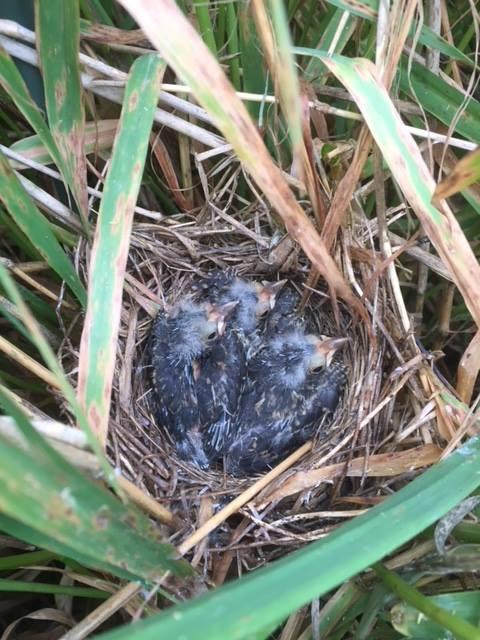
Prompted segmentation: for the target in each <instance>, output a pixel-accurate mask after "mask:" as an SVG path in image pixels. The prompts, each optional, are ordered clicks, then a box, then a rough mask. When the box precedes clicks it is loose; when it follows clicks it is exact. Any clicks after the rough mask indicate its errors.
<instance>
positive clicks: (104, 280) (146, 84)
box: [78, 55, 165, 445]
mask: <svg viewBox="0 0 480 640" xmlns="http://www.w3.org/2000/svg"><path fill="white" fill-rule="evenodd" d="M164 69H165V64H164V63H163V62H162V61H161V60H160V58H159V57H158V56H157V55H148V56H143V57H141V58H139V59H137V60H136V62H135V63H134V64H133V66H132V70H131V72H130V76H129V79H128V82H127V86H126V89H125V98H124V103H123V109H122V115H121V119H120V125H119V131H118V136H117V138H116V140H115V144H114V147H113V152H112V160H111V165H110V170H109V172H108V174H107V179H106V182H105V190H104V193H103V197H102V203H101V205H100V211H99V214H98V221H97V227H96V231H95V240H94V244H93V249H92V257H91V260H90V274H89V290H88V296H89V297H88V308H87V315H86V318H85V324H84V328H83V333H82V341H81V346H80V361H79V374H78V394H79V398H80V399H81V401H82V403H83V405H84V407H85V409H86V413H87V416H88V419H89V423H90V426H91V428H92V430H93V432H94V433H95V434H96V436H97V437H98V440H99V442H100V443H101V444H103V445H104V444H105V442H106V438H107V431H108V417H109V411H110V396H111V390H112V379H113V372H114V368H115V355H116V348H117V338H118V328H119V325H120V312H121V305H122V291H123V280H124V275H125V266H126V262H127V256H128V247H129V243H130V233H131V229H132V222H133V211H134V207H135V203H136V201H137V196H138V191H139V189H140V183H141V180H142V175H143V167H144V164H145V157H146V154H147V148H148V140H149V135H150V131H151V128H152V123H153V115H154V111H155V107H156V104H157V99H158V92H159V88H160V82H161V78H162V75H163V71H164Z"/></svg>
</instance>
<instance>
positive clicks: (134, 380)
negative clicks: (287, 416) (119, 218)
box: [109, 216, 418, 581]
mask: <svg viewBox="0 0 480 640" xmlns="http://www.w3.org/2000/svg"><path fill="white" fill-rule="evenodd" d="M132 248H133V251H132V255H131V257H130V265H129V274H130V276H131V278H130V279H127V282H128V285H129V286H128V289H126V292H127V295H126V296H125V307H124V314H123V317H122V329H121V333H120V353H121V354H122V355H121V356H120V357H119V371H118V372H117V373H118V375H117V376H116V379H117V380H118V386H117V387H115V388H114V392H113V398H112V421H111V429H110V442H109V454H110V457H111V459H112V461H113V463H114V464H115V465H116V466H117V467H119V468H120V469H121V471H122V473H123V474H124V475H125V476H127V477H128V478H129V479H131V480H133V481H134V482H135V483H136V484H137V485H138V486H140V487H141V488H142V490H143V491H145V492H146V493H148V494H150V495H151V496H152V497H153V498H155V499H157V500H158V501H160V502H161V503H162V504H163V505H164V506H166V507H167V508H168V509H170V511H172V512H173V513H175V514H176V515H177V516H178V517H179V519H180V520H181V521H183V522H184V523H185V525H186V528H185V530H184V531H187V530H192V529H197V528H198V527H199V526H200V525H201V524H202V523H203V522H205V521H206V520H208V518H209V517H211V516H212V515H213V514H214V513H215V512H217V511H218V510H219V509H221V508H222V507H223V506H225V504H227V503H228V502H229V501H231V500H232V499H233V498H234V497H235V496H237V495H239V494H240V493H242V491H244V490H245V489H246V488H247V487H248V486H250V485H251V484H252V483H253V481H254V479H256V478H253V477H243V478H238V477H235V476H233V475H230V474H227V473H225V472H224V470H223V466H222V464H221V463H220V464H218V465H217V467H216V468H212V469H209V470H207V471H202V470H201V469H199V468H198V467H196V466H195V465H193V464H189V463H186V462H185V461H183V460H181V459H180V458H179V457H178V455H177V453H176V451H175V447H174V446H173V443H172V440H171V437H170V435H169V434H168V433H166V432H165V431H164V430H163V429H162V428H161V427H159V426H158V425H157V424H156V421H155V418H154V415H153V411H152V388H151V371H150V370H149V367H150V358H149V353H148V342H149V336H150V333H151V328H152V322H153V318H154V317H155V315H156V313H157V310H158V309H161V310H168V309H170V308H171V307H172V306H173V305H175V304H176V303H177V302H178V301H179V300H181V299H182V298H184V297H185V296H186V295H187V294H188V292H189V291H190V290H191V288H192V283H194V282H195V281H198V278H199V277H200V276H204V275H207V274H208V273H210V272H211V271H213V270H215V269H219V268H227V267H228V268H229V269H233V270H234V272H235V273H237V274H238V275H239V276H241V277H242V278H246V279H249V280H262V279H268V280H270V281H274V280H276V279H278V278H282V279H283V278H288V280H289V283H290V285H289V286H293V287H295V289H296V290H297V291H298V292H299V293H302V292H303V291H304V284H305V282H306V280H307V276H308V273H309V265H308V263H307V261H306V260H305V259H304V258H303V257H302V255H301V253H300V252H299V250H298V248H297V247H296V246H295V245H294V244H293V243H292V242H291V240H290V238H288V236H283V237H282V236H280V235H279V234H278V232H277V231H276V230H273V229H272V223H271V221H270V220H269V219H268V218H267V217H266V216H264V217H263V218H262V217H260V218H255V216H249V217H248V218H245V219H243V220H242V219H240V221H239V222H238V228H236V229H232V228H231V227H228V228H227V229H226V230H225V233H223V234H222V233H219V227H218V222H213V221H208V220H207V221H203V222H202V223H200V222H199V221H197V222H195V223H192V221H191V219H186V218H185V217H183V218H182V217H179V218H177V220H175V219H174V218H172V219H171V220H170V221H169V222H168V224H167V223H165V224H163V225H145V224H140V225H137V227H136V228H135V230H134V233H133V236H132ZM370 249H372V248H371V247H370ZM372 250H373V249H372ZM361 266H362V269H359V270H358V272H357V276H358V277H361V276H362V275H363V277H364V278H365V280H368V279H369V277H370V276H371V274H372V272H371V271H368V272H367V270H366V268H365V265H361ZM135 282H137V283H138V285H137V286H135ZM149 292H150V293H149ZM147 294H148V295H147ZM151 294H153V295H151ZM153 300H157V304H155V303H153ZM339 309H340V327H337V326H336V323H335V320H334V315H333V312H332V307H331V301H330V298H329V296H328V294H327V293H326V291H325V288H322V286H318V287H317V288H315V289H314V290H312V291H311V295H310V298H309V300H308V303H307V305H306V307H305V310H304V312H303V313H304V314H306V316H308V323H309V325H310V326H311V327H312V328H313V330H314V331H315V332H316V333H318V334H325V335H342V336H345V337H348V338H350V340H349V343H348V344H347V345H346V346H345V348H344V350H343V352H342V360H343V362H344V363H345V365H346V367H347V372H348V381H347V384H346V388H345V390H344V392H343V395H342V399H341V402H340V405H339V407H338V408H337V410H336V412H335V414H334V418H333V420H332V421H331V423H330V424H329V425H328V428H326V429H322V425H321V424H319V425H318V429H317V431H316V436H315V438H314V442H313V447H312V449H311V450H310V451H309V452H308V453H307V454H306V455H304V456H303V458H302V459H301V460H300V461H298V462H297V463H296V464H295V465H293V466H292V467H291V468H289V469H287V470H286V471H285V472H283V473H282V474H281V475H280V476H279V477H278V478H277V479H275V480H274V481H273V482H272V483H271V485H270V486H268V487H267V488H266V489H264V490H263V491H262V493H260V494H259V495H258V496H257V498H256V499H255V501H254V502H253V503H252V502H251V503H249V506H248V508H244V509H242V510H241V511H240V513H237V514H235V515H234V516H232V517H230V518H229V520H228V521H227V523H224V525H222V527H220V528H219V529H217V530H216V531H215V532H214V533H213V534H211V535H210V537H209V539H208V543H207V547H206V548H205V547H202V549H203V551H202V553H203V552H206V549H207V550H208V549H209V550H211V551H214V552H216V553H219V552H222V551H226V552H228V553H229V554H234V555H235V553H237V554H240V555H237V559H238V558H240V564H238V563H237V564H238V567H239V572H240V573H241V572H242V571H243V569H242V568H241V565H244V567H246V568H254V567H256V566H259V565H261V564H263V563H264V562H266V561H267V560H270V559H273V558H276V557H278V556H279V555H283V554H284V553H286V552H287V551H288V548H290V547H293V548H295V547H297V546H300V545H301V544H303V543H305V542H307V541H310V540H313V539H316V538H318V537H321V536H323V535H325V534H326V533H328V531H329V530H331V528H332V527H334V526H335V525H336V524H337V523H339V522H341V521H344V518H345V517H346V516H345V506H343V507H342V506H338V505H341V503H342V500H343V499H345V500H347V499H351V502H350V505H349V506H348V505H347V509H348V508H350V509H352V515H355V511H354V509H355V505H358V504H366V503H362V500H361V499H359V500H358V501H357V502H355V499H354V498H355V496H356V494H358V493H359V492H362V495H363V494H365V495H377V494H376V487H377V486H379V483H380V480H377V479H370V478H368V477H367V478H363V479H362V478H359V479H355V478H353V479H351V478H346V477H345V476H346V474H345V471H346V464H347V463H349V462H350V460H351V459H353V458H358V457H361V456H362V455H363V456H365V455H371V454H372V453H374V452H376V451H377V450H378V448H379V446H380V445H384V444H385V443H388V442H389V440H390V441H391V440H392V438H393V436H394V433H395V431H396V430H397V431H398V430H399V428H400V424H406V423H408V422H409V420H413V418H414V412H413V409H412V406H411V403H409V402H408V401H407V400H405V399H402V398H401V396H398V397H397V391H395V390H394V392H392V388H394V389H395V381H394V380H393V378H391V376H390V375H389V373H390V372H392V371H393V370H394V368H395V366H396V365H397V364H398V361H397V360H395V359H394V357H393V356H392V353H393V352H392V350H391V349H390V347H389V346H388V343H389V341H388V340H386V339H385V336H384V335H383V334H382V332H378V335H377V342H376V348H375V349H374V348H372V344H371V343H370V341H369V338H368V331H367V329H366V328H365V326H363V325H362V323H361V322H359V321H358V319H352V317H351V315H350V313H349V309H347V308H346V307H345V306H344V305H343V304H342V303H341V302H340V303H339ZM375 314H376V319H377V320H378V319H379V320H381V322H382V323H385V325H386V326H389V327H392V323H393V325H394V326H393V328H392V329H390V330H391V331H394V330H395V331H396V330H397V329H398V326H397V324H396V320H395V314H394V313H393V312H392V310H391V309H390V305H389V302H388V296H387V293H386V292H385V291H382V288H381V287H378V290H377V293H376V299H375ZM387 320H388V322H387ZM385 325H384V326H385ZM384 332H385V329H384ZM397 335H398V333H397ZM387 337H389V336H387ZM390 343H393V344H394V341H393V339H392V338H391V337H390ZM406 359H408V358H406ZM397 386H398V385H397ZM407 386H408V385H407ZM417 392H418V389H417ZM389 394H390V396H389ZM382 400H383V405H382V406H381V407H379V403H380V402H381V401H382ZM392 448H394V445H392ZM326 466H328V468H329V469H330V467H332V468H334V470H333V471H332V473H331V474H330V475H328V476H327V477H325V478H324V479H322V480H321V481H314V482H310V481H309V474H311V473H314V472H315V471H316V470H318V471H321V470H322V469H323V468H324V467H326ZM292 477H294V478H296V479H301V480H302V482H303V480H304V482H303V485H302V482H300V484H299V486H298V487H297V489H296V490H295V491H293V492H292V491H290V492H289V491H285V493H284V494H282V487H283V486H284V485H286V486H287V485H288V483H289V480H290V479H291V478H292ZM369 490H370V493H368V492H369ZM272 494H273V495H274V496H275V499H274V500H273V501H272V500H270V499H269V495H272ZM334 501H335V502H334ZM352 505H353V506H352ZM339 509H342V513H341V515H339V517H338V518H337V517H336V515H335V514H336V511H338V510H339ZM326 512H328V513H329V514H330V515H329V516H328V517H327V519H325V517H320V515H319V514H320V513H322V514H325V513H326ZM207 555H208V554H207ZM214 555H215V554H214ZM220 555H223V554H221V553H220ZM197 561H198V562H200V560H199V559H198V558H197ZM227 564H228V563H227ZM207 565H208V567H207ZM204 566H205V570H207V569H208V572H209V574H210V575H217V574H218V572H220V578H219V577H218V575H217V577H216V578H214V579H216V580H217V581H218V580H220V581H222V580H223V578H224V577H225V576H223V577H222V576H221V571H222V570H221V568H219V567H218V566H217V565H216V566H214V567H213V568H212V567H211V566H210V565H209V563H208V562H207V564H206V565H204ZM210 571H211V572H212V573H210Z"/></svg>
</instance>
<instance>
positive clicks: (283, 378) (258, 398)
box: [225, 330, 347, 475]
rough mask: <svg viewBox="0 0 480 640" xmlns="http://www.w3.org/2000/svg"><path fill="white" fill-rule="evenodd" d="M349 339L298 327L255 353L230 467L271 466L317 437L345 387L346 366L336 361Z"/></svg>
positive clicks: (238, 471)
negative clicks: (320, 426)
mask: <svg viewBox="0 0 480 640" xmlns="http://www.w3.org/2000/svg"><path fill="white" fill-rule="evenodd" d="M346 341H347V339H346V338H327V337H325V336H322V337H321V338H319V337H317V336H314V335H311V334H304V333H302V332H301V331H298V330H293V331H288V332H286V333H284V334H279V335H276V336H275V337H273V338H272V339H271V340H270V341H268V342H267V343H266V345H265V346H264V348H263V349H261V350H260V351H259V353H258V354H257V355H256V356H255V357H254V358H252V361H251V362H250V363H249V366H248V373H247V384H246V387H245V389H244V391H243V393H242V395H241V397H240V399H239V403H238V410H237V413H236V416H235V420H234V421H233V423H232V426H231V430H230V432H231V437H230V440H229V442H228V443H227V445H228V446H227V447H226V450H227V455H226V459H225V469H226V471H227V472H229V473H232V474H234V475H249V474H251V473H258V472H262V471H265V470H267V469H268V468H270V467H271V466H273V465H274V464H276V463H277V462H279V461H280V460H281V459H282V458H284V457H285V456H287V455H288V454H289V453H291V451H293V450H294V449H295V448H297V447H298V446H300V445H301V444H302V443H303V442H305V441H306V440H307V439H309V438H311V437H313V435H314V434H315V431H316V429H317V427H318V426H319V423H320V422H321V420H322V418H323V417H324V416H327V415H329V414H331V413H332V412H333V411H334V410H335V408H336V407H337V405H338V402H339V399H340V394H341V392H342V390H343V387H344V386H345V382H346V371H345V368H344V367H343V365H341V364H340V363H333V362H332V360H333V357H334V354H335V352H336V351H337V349H339V348H340V347H341V346H342V345H343V344H344V343H345V342H346Z"/></svg>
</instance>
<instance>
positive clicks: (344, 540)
mask: <svg viewBox="0 0 480 640" xmlns="http://www.w3.org/2000/svg"><path fill="white" fill-rule="evenodd" d="M479 483H480V438H478V437H477V438H472V439H471V440H470V441H469V442H467V443H466V444H465V445H464V446H463V447H462V448H461V449H459V450H458V451H456V452H455V453H453V454H452V455H450V456H449V457H448V458H446V459H445V460H443V461H442V462H440V463H439V464H437V465H435V467H432V468H431V469H429V470H428V471H426V472H425V473H424V474H423V475H421V476H420V477H419V478H417V479H416V480H414V481H413V482H411V483H410V484H409V485H408V486H407V487H405V488H403V489H401V490H400V491H398V492H397V493H396V494H395V495H394V496H392V497H391V498H388V499H387V500H386V501H385V502H383V503H382V504H381V505H378V506H376V507H374V508H372V509H371V510H370V511H369V512H368V513H367V514H365V515H362V516H359V517H357V518H355V519H354V520H352V521H351V522H349V523H348V524H345V525H343V526H341V527H339V528H338V529H337V530H336V531H335V532H333V533H331V534H330V535H329V536H328V537H327V538H325V539H323V540H320V541H318V542H315V543H313V544H310V545H309V546H307V547H306V548H304V549H302V550H301V551H296V552H295V553H292V554H290V555H289V556H287V557H286V558H283V559H282V560H279V561H277V562H274V563H273V564H272V565H270V566H269V567H267V568H265V569H259V570H258V571H255V573H254V574H252V575H250V576H248V577H246V578H242V579H240V580H237V581H236V582H234V583H231V584H229V585H227V586H225V587H222V588H221V589H218V590H217V591H215V592H213V593H210V594H208V595H205V596H202V597H200V598H198V599H196V600H194V601H192V602H189V603H186V604H182V605H180V606H177V607H174V608H173V609H171V610H169V611H167V612H165V613H164V614H162V615H160V616H156V617H152V618H150V619H149V620H146V621H144V622H141V623H139V624H138V625H137V626H136V627H135V639H136V640H147V639H148V640H150V639H151V640H153V639H154V638H158V637H165V638H174V637H180V636H181V637H182V638H184V640H204V638H208V639H209V640H224V639H225V638H236V639H237V640H240V639H242V638H249V637H250V636H251V635H252V634H254V633H256V632H257V631H260V630H261V629H264V628H266V627H267V626H268V625H269V624H273V623H275V622H277V621H279V620H281V619H282V618H283V617H286V616H287V615H289V614H290V613H291V612H292V611H295V610H296V609H298V608H299V607H301V606H303V605H304V604H306V603H307V602H309V601H310V600H312V599H313V598H317V597H319V596H321V595H323V594H324V593H326V592H328V591H330V590H331V589H332V588H334V587H336V586H337V585H339V584H341V583H342V582H343V581H344V580H346V579H348V578H350V577H351V576H353V575H355V574H357V573H358V572H359V571H362V570H363V569H365V568H367V567H369V566H370V565H372V564H374V563H375V562H377V561H378V560H380V559H381V558H383V557H384V556H385V555H387V554H388V553H390V552H392V551H393V550H394V549H397V548H398V547H399V546H401V545H402V544H404V543H405V542H407V541H408V540H411V539H412V538H413V537H414V536H415V535H417V534H418V533H420V532H421V531H423V530H424V529H426V528H427V527H428V526H429V525H431V524H432V523H433V522H435V521H436V520H438V518H440V517H441V516H442V515H444V514H445V513H446V512H447V511H449V509H451V508H452V507H453V506H454V505H456V504H457V503H458V502H459V501H460V500H462V499H463V498H464V497H466V496H467V495H468V494H469V493H471V492H472V491H473V490H474V489H475V488H476V487H477V486H478V485H479ZM131 634H132V630H131V628H129V629H123V630H118V631H113V632H112V633H106V634H104V635H101V636H99V638H102V640H123V639H124V638H125V639H126V638H130V637H131Z"/></svg>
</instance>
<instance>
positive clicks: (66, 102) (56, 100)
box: [35, 0, 88, 232]
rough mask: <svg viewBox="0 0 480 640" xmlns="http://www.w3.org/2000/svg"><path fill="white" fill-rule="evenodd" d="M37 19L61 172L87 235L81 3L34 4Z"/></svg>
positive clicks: (75, 0)
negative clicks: (81, 80)
mask: <svg viewBox="0 0 480 640" xmlns="http://www.w3.org/2000/svg"><path fill="white" fill-rule="evenodd" d="M35 19H36V30H37V49H38V52H39V63H40V68H41V69H42V76H43V84H44V87H45V103H46V106H47V113H48V120H49V123H50V130H51V132H52V135H53V138H54V140H55V142H56V144H57V149H58V150H59V153H60V156H61V158H62V163H61V166H60V169H61V171H62V174H63V175H64V176H65V178H66V181H67V184H68V185H69V186H70V188H71V189H72V192H73V194H74V196H75V200H76V202H77V205H78V208H79V211H80V216H81V219H82V222H83V227H84V229H85V231H87V232H88V196H87V164H86V159H85V150H84V138H85V113H84V109H83V96H82V86H81V82H80V65H79V57H78V53H79V47H80V10H79V5H78V0H49V1H48V2H41V1H40V0H36V2H35Z"/></svg>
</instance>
